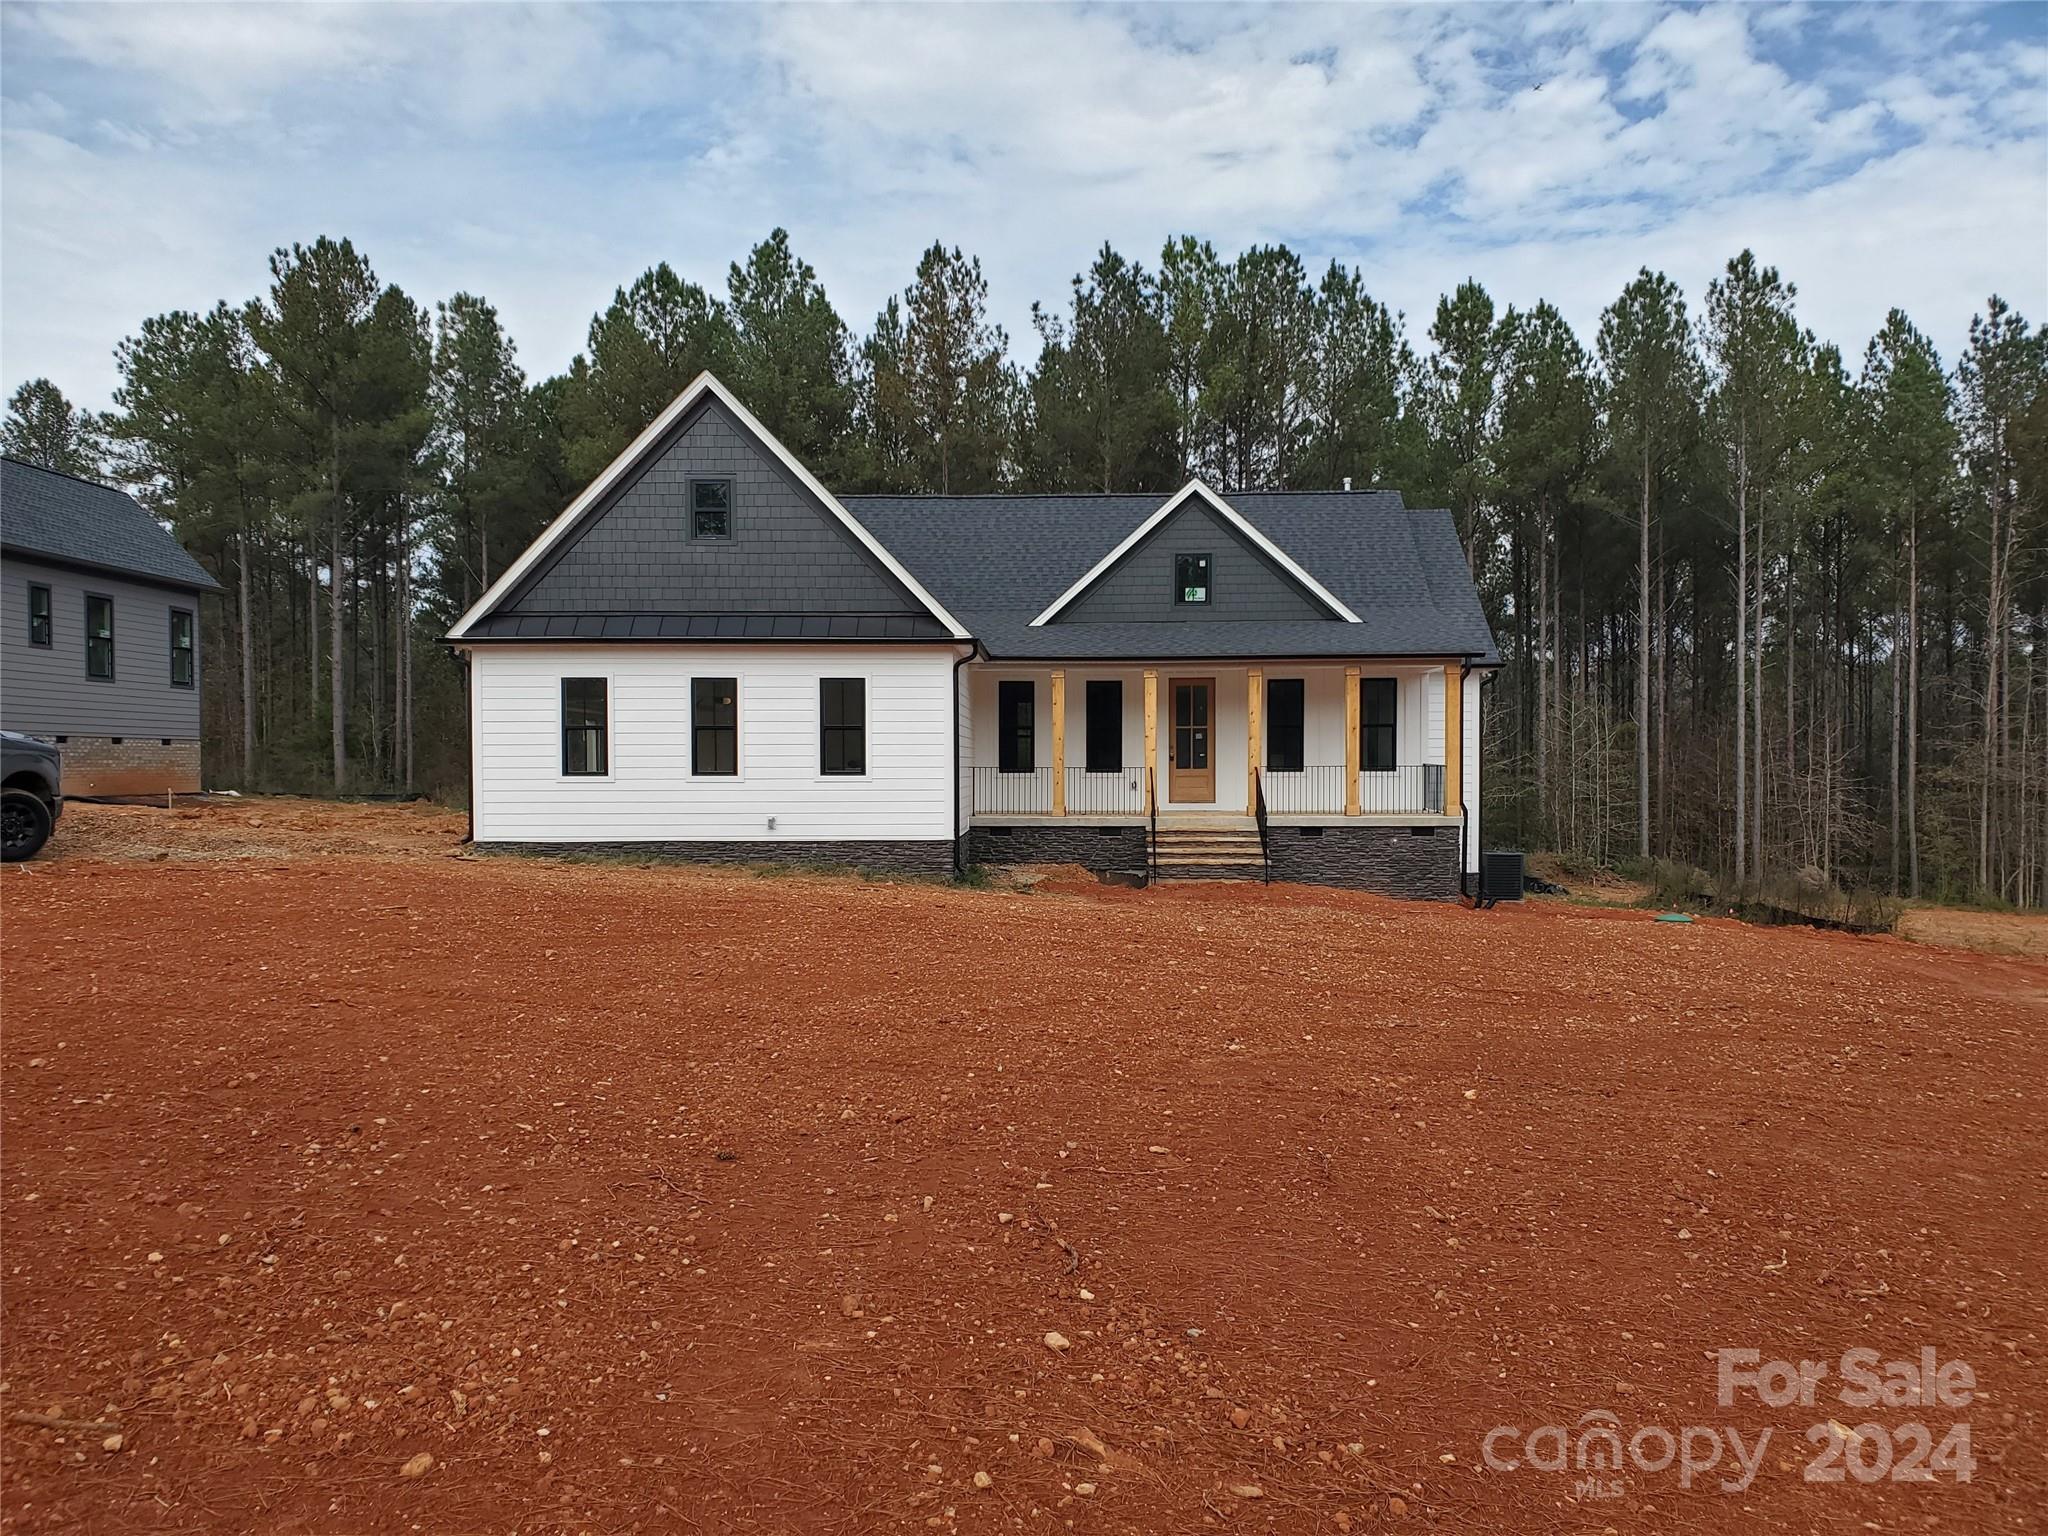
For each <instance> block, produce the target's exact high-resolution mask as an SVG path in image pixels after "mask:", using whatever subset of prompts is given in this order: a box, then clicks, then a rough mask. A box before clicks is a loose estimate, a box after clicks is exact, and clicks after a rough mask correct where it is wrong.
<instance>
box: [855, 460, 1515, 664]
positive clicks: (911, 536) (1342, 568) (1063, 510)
mask: <svg viewBox="0 0 2048 1536" xmlns="http://www.w3.org/2000/svg"><path fill="white" fill-rule="evenodd" d="M1227 499H1228V501H1229V502H1230V505H1231V506H1232V507H1234V508H1235V509H1236V510H1237V511H1238V512H1239V513H1240V514H1241V515H1242V516H1243V517H1244V518H1245V520H1246V521H1247V522H1249V523H1251V525H1252V526H1253V527H1255V528H1257V529H1258V530H1259V532H1261V533H1262V534H1264V535H1265V536H1266V537H1267V538H1268V539H1270V540H1272V542H1273V543H1274V544H1276V545H1278V546H1279V547H1280V548H1281V549H1282V550H1284V551H1286V553H1287V554H1288V555H1289V556H1290V557H1291V558H1292V559H1293V560H1294V561H1295V563H1296V564H1298V565H1300V566H1301V568H1302V569H1303V570H1305V571H1307V572H1308V573H1309V574H1310V575H1311V576H1313V577H1315V579H1316V580H1317V581H1319V582H1321V583H1322V584H1323V585H1324V586H1325V587H1327V588H1329V590H1330V591H1331V592H1332V593H1334V594H1335V595H1336V596H1337V597H1338V598H1339V599H1341V600H1342V601H1343V602H1344V603H1345V604H1346V605H1347V606H1348V607H1349V608H1350V609H1351V611H1352V612H1353V613H1355V614H1357V615H1358V617H1359V619H1360V620H1361V622H1360V623H1358V624H1346V623H1343V622H1341V621H1339V620H1331V621H1329V622H1326V623H1323V622H1314V621H1301V622H1293V623H1269V622H1242V623H1229V622H1217V621H1204V622H1187V623H1164V622H1162V623H1157V624H1145V623H1113V624H1106V623H1085V622H1080V621H1073V622H1065V621H1060V620H1055V621H1054V622H1052V623H1050V624H1047V625H1045V626H1043V627H1041V628H1038V629H1033V628H1032V627H1031V621H1032V620H1033V619H1034V618H1036V617H1037V616H1038V615H1039V614H1040V613H1041V612H1042V611H1044V609H1045V608H1046V606H1047V605H1048V604H1050V603H1051V602H1052V601H1053V600H1054V599H1055V598H1057V597H1058V596H1059V595H1060V594H1061V593H1062V592H1064V591H1066V590H1067V588H1068V587H1070V586H1071V585H1073V583H1074V582H1076V581H1077V580H1079V579H1080V578H1081V577H1082V576H1083V575H1084V574H1086V573H1087V572H1088V570H1089V569H1091V568H1092V567H1093V566H1094V565H1095V563H1096V562H1097V561H1099V560H1100V559H1101V558H1102V557H1103V556H1104V555H1106V554H1108V553H1109V552H1110V551H1111V550H1112V549H1114V548H1115V547H1116V546H1117V545H1118V544H1119V543H1121V542H1122V541H1123V539H1124V538H1125V537H1126V536H1127V535H1128V534H1129V533H1130V532H1131V530H1132V529H1134V528H1136V527H1137V526H1138V525H1139V524H1140V523H1142V522H1143V521H1144V520H1145V519H1146V518H1147V517H1149V516H1151V514H1152V513H1154V512H1156V511H1157V510H1158V509H1159V507H1160V506H1161V505H1162V504H1163V503H1164V502H1165V501H1166V500H1167V498H1166V497H1165V496H1164V495H1150V494H1147V495H1124V496H842V497H841V498H840V501H841V503H842V504H843V505H844V506H845V507H846V509H847V510H848V511H849V512H851V513H852V514H853V515H854V516H855V517H856V518H858V519H860V521H861V522H862V523H863V524H865V525H866V527H867V528H868V529H869V531H870V532H872V533H873V534H874V535H875V537H876V538H878V539H880V540H881V542H882V544H883V545H884V546H885V547H886V548H887V549H888V550H889V552H890V553H891V554H893V555H895V556H896V558H897V559H899V560H901V561H902V562H903V564H904V565H905V566H907V567H908V568H909V570H910V573H911V574H912V575H914V576H915V577H917V579H918V580H919V581H920V582H922V583H923V584H924V585H925V587H926V588H927V589H928V590H929V591H930V592H931V594H932V595H933V596H934V597H936V598H937V599H938V600H939V601H940V602H941V603H943V604H945V605H946V607H947V609H948V610H950V611H951V613H952V614H953V616H954V617H955V618H957V619H959V620H960V622H961V623H962V624H964V625H965V626H966V627H967V628H968V629H969V630H970V631H972V632H973V634H974V636H975V638H976V639H978V640H979V641H981V643H982V645H983V646H984V647H985V648H986V649H987V650H988V652H989V654H990V655H991V656H999V657H1014V658H1033V659H1037V658H1048V659H1050V658H1059V657H1071V658H1075V659H1080V658H1103V659H1124V658H1130V659H1136V658H1142V657H1148V656H1151V657H1160V658H1163V659H1170V658H1173V657H1180V656H1185V657H1216V658H1219V659H1221V658H1224V657H1240V656H1242V657H1252V656H1346V655H1348V656H1470V657H1473V658H1475V659H1477V660H1478V661H1480V662H1483V663H1487V664H1496V663H1498V662H1499V660H1500V654H1499V652H1498V651H1496V650H1495V649H1494V643H1493V635H1492V633H1491V631H1489V630H1488V628H1487V625H1486V617H1485V615H1484V614H1483V613H1482V612H1481V611H1480V607H1479V594H1478V591H1477V589H1476V588H1475V587H1474V585H1473V583H1472V577H1471V574H1470V572H1469V570H1468V568H1467V566H1466V564H1465V554H1464V551H1463V550H1462V549H1461V548H1460V547H1459V544H1458V536H1457V531H1456V529H1455V528H1454V526H1453V525H1452V522H1451V515H1450V513H1448V512H1444V511H1439V510H1414V509H1410V508H1408V507H1406V506H1404V505H1403V504H1402V501H1401V497H1400V495H1399V493H1398V492H1394V491H1313V492H1297V491H1284V492H1283V491H1246V492H1240V493H1239V494H1237V495H1233V496H1230V497H1228V498H1227Z"/></svg>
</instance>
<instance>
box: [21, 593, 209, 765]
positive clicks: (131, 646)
mask: <svg viewBox="0 0 2048 1536" xmlns="http://www.w3.org/2000/svg"><path fill="white" fill-rule="evenodd" d="M4 572H5V581H4V583H0V591H4V596H0V625H4V630H0V727H4V728H5V729H7V730H10V731H21V732H23V733H24V734H26V735H30V736H42V737H54V736H104V737H114V736H123V737H127V736H146V737H150V738H153V739H156V740H159V741H160V740H161V739H162V738H163V737H167V736H168V737H170V738H172V739H174V740H185V741H196V740H197V739H198V737H199V686H198V685H199V680H200V677H201V674H202V670H203V667H204V663H205V658H204V657H203V656H202V655H201V653H200V636H199V631H200V624H199V594H198V593H197V592H191V591H181V590H178V589H175V588H171V587H160V586H154V585H151V584H148V583H144V582H138V581H131V580H128V579H126V578H124V577H120V576H108V575H102V574H100V573H98V572H94V571H84V570H78V569H75V568H73V567H70V566H62V565H55V564H49V563H46V562H43V561H40V560H35V559H32V558H29V557H27V556H16V555H12V554H10V555H8V556H7V558H6V561H5V565H4ZM31 583H33V584H36V585H39V586H46V587H48V588H49V589H50V644H49V645H47V646H39V645H30V644H29V638H28V589H29V586H30V584H31ZM88 593H92V594H94V595H97V596H101V597H106V598H110V599H111V600H112V602H113V607H114V675H113V676H112V677H111V678H102V677H90V676H88V675H87V673H86V667H85V599H86V595H87V594H88ZM174 608H181V609H183V610H185V611H186V612H187V613H190V614H191V615H192V667H193V686H192V687H190V688H179V687H174V686H172V683H171V610H172V609H174Z"/></svg>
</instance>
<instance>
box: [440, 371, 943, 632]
mask: <svg viewBox="0 0 2048 1536" xmlns="http://www.w3.org/2000/svg"><path fill="white" fill-rule="evenodd" d="M707 394H708V395H710V396H712V397H713V398H714V399H716V400H717V401H718V402H719V403H720V404H721V405H723V406H724V407H725V408H726V409H727V410H729V411H731V412H732V413H733V415H735V416H737V417H738V418H739V419H740V420H741V421H742V422H743V423H744V424H745V425H746V427H747V429H748V430H749V431H751V432H753V433H754V434H755V435H756V436H757V437H759V438H760V439H761V441H762V442H764V443H766V444H767V445H768V448H769V451H770V452H772V453H773V454H774V455H775V457H776V458H777V459H779V460H780V461H781V462H782V465H783V467H784V468H786V469H788V470H789V472H790V473H791V474H793V475H795V476H796V478H797V479H798V480H799V481H800V482H801V483H802V484H803V486H804V488H805V489H806V490H808V491H809V492H810V493H811V494H812V495H813V496H816V497H817V498H818V500H819V501H820V502H821V503H823V504H824V507H825V510H826V511H828V512H830V513H831V514H832V515H833V516H834V517H836V518H837V519H839V521H840V522H841V523H842V524H843V525H844V526H845V528H846V531H847V532H848V533H851V534H852V535H853V537H854V539H855V540H856V541H857V542H858V543H859V544H860V546H861V548H863V549H865V550H866V551H867V552H868V553H869V554H871V555H873V556H874V557H875V558H876V559H877V560H879V561H881V563H882V566H883V568H884V569H885V570H887V571H888V572H889V574H890V575H891V576H894V577H895V578H896V579H897V580H898V581H899V582H901V583H902V584H903V585H904V586H905V587H906V588H907V589H908V590H909V592H910V595H911V596H912V597H915V598H916V599H917V600H918V601H919V602H920V603H922V604H923V605H924V606H925V609H926V611H927V612H929V613H930V614H931V616H932V617H933V618H935V619H937V620H938V621H939V622H940V623H941V624H943V625H945V626H946V629H947V632H948V633H949V634H951V635H952V637H953V638H954V639H955V640H969V639H972V638H973V637H972V636H971V635H969V634H968V632H967V630H966V629H965V628H964V627H963V626H962V625H961V624H960V621H959V620H957V619H955V618H954V617H953V615H952V614H950V613H948V612H947V611H946V609H945V607H944V606H943V605H942V604H941V603H940V602H939V600H938V599H937V598H935V597H933V596H932V595H931V593H929V592H927V591H926V590H925V589H924V584H923V583H922V582H920V581H919V580H918V579H917V578H916V577H915V576H913V575H911V574H910V572H909V571H907V570H905V569H904V568H903V565H902V563H901V562H900V561H898V560H897V558H896V557H895V556H894V555H892V554H890V553H889V551H888V550H886V549H884V548H883V547H882V545H881V543H880V542H879V541H878V540H877V539H876V538H875V536H874V535H873V534H871V533H869V532H868V530H867V529H866V528H864V527H862V526H861V524H860V522H859V520H858V519H856V518H855V517H854V515H853V514H852V513H851V512H849V511H847V510H846V508H845V507H843V506H841V505H840V504H839V498H838V497H837V496H834V495H833V494H832V493H831V492H830V491H828V490H826V489H825V487H824V486H823V485H822V484H820V483H819V481H818V478H817V476H815V475H813V474H812V473H811V472H810V471H809V470H808V469H806V468H805V467H804V466H803V463H802V462H801V461H800V460H799V459H798V458H797V456H796V455H795V454H793V453H791V452H790V451H789V450H788V449H787V448H785V447H783V446H782V443H781V442H780V440H778V439H777V438H776V436H775V434H774V433H773V432H770V431H769V430H768V429H767V428H766V427H764V426H762V425H761V423H760V421H759V419H758V418H757V417H756V416H755V415H754V413H753V412H752V411H750V410H748V409H747V408H746V407H745V406H744V405H742V404H740V402H739V401H738V400H737V399H736V398H735V397H734V395H733V393H732V391H731V390H729V389H727V388H726V387H725V386H724V385H723V384H721V383H719V382H718V380H717V379H716V378H715V377H714V376H713V375H712V374H710V373H709V372H705V373H700V374H698V375H697V377H696V378H694V379H692V380H691V381H690V383H689V386H688V387H687V388H685V389H684V390H683V392H682V393H681V394H680V395H677V396H676V397H675V399H674V400H672V401H670V402H669V405H668V409H666V410H664V411H663V412H662V413H661V414H660V415H659V416H657V417H655V418H654V420H652V421H651V422H649V423H648V424H647V429H646V430H645V431H644V432H642V433H641V434H640V435H639V436H638V437H636V438H634V439H633V441H632V442H630V443H628V444H627V445H626V447H625V449H624V450H623V451H622V452H621V453H620V454H619V456H618V457H617V458H615V459H613V460H612V461H611V463H609V464H607V465H606V466H605V468H604V473H603V474H601V475H599V476H598V477H597V478H596V479H595V480H593V481H591V482H590V484H589V485H587V486H585V487H584V488H583V493H582V494H581V495H580V496H578V497H577V498H576V499H575V500H574V501H572V502H570V503H569V505H568V506H567V507H566V508H565V509H564V510H563V512H562V515H561V516H560V517H557V518H556V519H555V520H554V521H553V522H551V523H549V524H548V525H547V527H546V528H544V529H542V530H541V535H540V537H539V538H537V539H535V540H534V541H533V542H532V543H531V544H529V545H527V546H526V552H525V553H524V554H522V555H521V556H520V557H519V558H518V559H517V560H514V561H513V562H512V563H511V564H510V565H508V566H507V567H505V570H504V572H503V574H501V575H500V576H499V577H498V579H497V580H496V581H494V582H492V583H491V585H490V588H489V590H488V591H486V592H485V593H484V595H483V596H482V597H480V598H478V599H477V600H476V602H474V603H473V604H471V605H470V608H469V611H468V612H466V613H464V614H463V616H462V617H461V618H459V619H457V620H456V621H455V627H454V628H453V629H451V630H449V631H448V634H447V638H448V639H449V640H460V639H462V638H464V637H465V636H466V635H467V634H468V633H469V629H470V626H471V625H472V624H474V623H476V621H477V620H479V619H481V618H483V617H484V615H486V614H488V613H489V612H490V611H491V610H492V609H493V608H495V607H496V606H497V605H498V603H499V602H500V601H501V600H502V599H503V598H504V596H505V594H506V593H508V592H510V591H512V590H513V589H514V588H515V587H517V586H518V584H519V582H520V581H521V579H522V578H524V577H525V575H526V573H527V572H528V571H530V570H532V569H533V567H534V566H535V565H536V564H537V563H538V562H539V561H540V560H541V559H542V557H544V556H545V555H546V554H547V553H548V551H549V550H551V549H553V548H554V547H555V546H556V545H557V544H559V543H561V542H562V540H563V539H564V538H565V537H567V536H568V534H569V532H570V531H571V530H572V529H573V528H575V526H576V525H577V523H578V522H580V521H581V520H582V517H583V514H584V513H585V512H587V511H589V510H590V508H591V507H593V506H595V505H596V504H597V503H598V502H600V501H602V500H603V499H604V497H605V495H606V494H607V493H608V492H609V491H610V490H611V489H612V487H613V486H615V485H617V484H618V483H619V481H620V480H621V479H623V478H624V477H625V476H626V475H627V474H628V473H629V472H630V471H631V470H632V469H633V468H634V467H635V466H637V465H638V464H639V462H640V460H641V459H643V458H645V457H646V456H647V455H648V454H649V453H650V452H652V451H653V449H654V446H655V444H656V443H658V442H660V441H661V439H662V438H663V437H664V436H665V435H666V434H667V432H668V429H669V428H670V427H672V426H674V425H675V423H676V421H677V420H678V419H679V418H680V417H681V416H682V415H683V414H684V413H685V412H686V411H688V410H689V409H690V408H691V407H692V406H694V405H696V404H697V402H698V401H699V400H701V399H703V398H704V396H706V395H707Z"/></svg>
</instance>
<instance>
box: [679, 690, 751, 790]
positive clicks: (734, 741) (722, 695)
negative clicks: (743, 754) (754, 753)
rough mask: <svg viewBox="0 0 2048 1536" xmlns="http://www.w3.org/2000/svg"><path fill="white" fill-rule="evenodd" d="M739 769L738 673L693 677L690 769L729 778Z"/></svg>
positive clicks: (694, 771) (700, 775) (698, 772)
mask: <svg viewBox="0 0 2048 1536" xmlns="http://www.w3.org/2000/svg"><path fill="white" fill-rule="evenodd" d="M739 771H740V683H739V679H738V678H736V677H698V678H692V679H691V680H690V772H691V773H693V774H695V775H697V776H698V777H700V778H702V777H705V776H707V775H710V776H718V777H726V778H730V777H732V776H734V775H736V774H737V773H738V772H739Z"/></svg>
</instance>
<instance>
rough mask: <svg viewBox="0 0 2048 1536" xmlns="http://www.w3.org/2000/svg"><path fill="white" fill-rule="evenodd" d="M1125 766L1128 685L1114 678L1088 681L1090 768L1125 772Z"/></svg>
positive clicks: (1096, 678) (1106, 771) (1093, 770)
mask: <svg viewBox="0 0 2048 1536" xmlns="http://www.w3.org/2000/svg"><path fill="white" fill-rule="evenodd" d="M1123 766H1124V685H1123V683H1122V682H1121V681H1120V680H1118V679H1116V678H1113V677H1091V678H1090V679H1089V680H1088V771H1089V772H1090V773H1121V772H1123Z"/></svg>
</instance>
